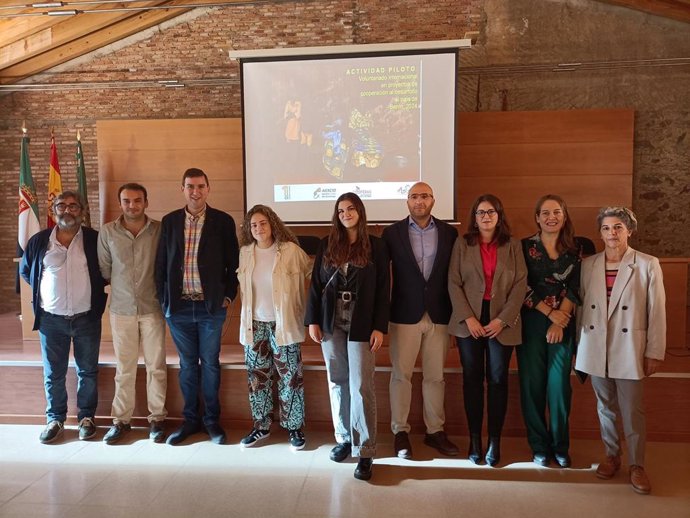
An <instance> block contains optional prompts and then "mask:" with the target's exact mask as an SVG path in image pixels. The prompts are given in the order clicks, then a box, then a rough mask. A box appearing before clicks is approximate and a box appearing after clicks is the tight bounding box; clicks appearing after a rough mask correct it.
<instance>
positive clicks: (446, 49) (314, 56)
mask: <svg viewBox="0 0 690 518" xmlns="http://www.w3.org/2000/svg"><path fill="white" fill-rule="evenodd" d="M451 41H452V42H453V43H457V41H453V40H449V43H450V42H451ZM429 43H436V44H438V43H443V42H429ZM376 46H377V45H364V46H363V47H376ZM385 46H386V45H385V44H384V45H381V47H385ZM348 47H350V48H353V47H356V46H348ZM325 48H329V49H336V48H337V47H324V49H325ZM319 49H320V48H319V47H315V48H314V50H315V52H313V53H298V52H295V54H289V53H288V54H286V53H280V54H273V55H271V54H267V53H265V52H259V51H257V53H256V54H255V55H248V56H245V57H242V55H241V53H238V54H240V55H239V56H238V58H239V61H240V63H239V65H240V109H241V113H242V184H243V192H242V197H243V203H244V207H245V212H246V211H248V210H249V209H250V207H249V206H248V204H247V145H246V138H247V135H246V128H245V125H246V118H245V91H244V87H245V81H244V65H245V64H247V63H267V62H285V61H313V60H337V59H356V58H371V57H389V56H396V57H398V56H416V55H430V54H452V55H453V69H454V70H455V74H454V78H455V81H454V82H453V83H454V84H453V89H452V91H453V103H452V105H453V124H452V128H451V132H452V135H451V142H452V148H453V149H452V157H451V164H452V175H453V178H452V181H451V185H452V192H453V195H452V202H451V207H452V208H451V210H452V217H451V218H437V219H439V220H441V221H447V222H457V210H458V207H457V203H458V199H457V198H458V197H457V187H458V186H457V177H458V174H457V173H458V164H457V124H458V111H457V100H458V66H459V56H458V52H459V47H458V45H447V46H442V45H438V46H431V47H429V48H414V47H412V48H409V49H405V48H397V49H394V50H393V49H391V50H368V51H359V52H357V51H349V52H348V51H342V52H330V53H329V52H324V53H320V52H318V50H319ZM281 50H289V49H281ZM295 50H297V49H295ZM231 55H232V53H231ZM432 187H433V186H432ZM401 201H402V200H401ZM266 205H267V206H269V207H272V208H273V209H274V210H275V206H274V204H273V203H272V200H271V202H270V203H266ZM434 217H436V216H434ZM398 220H399V218H383V219H368V218H367V222H368V223H369V224H382V223H383V224H387V223H393V222H395V221H398ZM285 224H286V225H292V226H311V225H313V226H325V225H330V224H331V220H330V219H328V220H315V219H309V220H293V219H287V220H285Z"/></svg>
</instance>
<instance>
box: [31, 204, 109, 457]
mask: <svg viewBox="0 0 690 518" xmlns="http://www.w3.org/2000/svg"><path fill="white" fill-rule="evenodd" d="M51 209H52V211H53V219H54V220H55V223H56V226H55V227H54V228H52V229H50V228H47V229H45V230H42V231H40V232H39V233H38V234H35V235H34V236H33V237H32V238H31V239H30V240H29V242H28V244H27V246H26V251H25V252H24V256H23V257H22V262H21V265H20V267H19V268H20V269H19V271H20V273H21V275H22V277H23V278H24V280H25V281H26V282H28V283H29V285H30V286H31V294H32V301H31V304H32V306H33V310H34V326H33V329H34V330H37V331H38V335H39V338H40V340H41V357H42V359H43V384H44V387H45V393H46V401H47V408H46V418H47V426H46V428H45V430H43V432H42V433H41V435H40V437H39V440H40V441H41V442H42V443H52V442H54V441H56V440H57V439H58V438H59V437H60V436H61V435H62V433H63V431H64V423H65V420H66V419H67V389H66V385H65V377H66V375H67V367H68V364H69V352H70V345H71V344H72V345H73V354H74V362H75V364H76V367H77V369H76V370H77V379H78V384H77V407H78V414H77V419H78V421H79V439H80V440H88V439H92V438H93V437H95V435H96V424H95V422H94V416H95V414H96V406H97V405H98V353H99V350H100V346H101V317H102V316H103V312H104V311H105V305H106V301H107V295H106V293H105V290H104V288H105V280H104V279H103V277H102V276H101V271H100V269H99V268H98V253H97V243H98V232H96V231H95V230H93V229H90V228H86V227H82V226H81V224H82V221H83V219H84V213H83V211H84V201H83V200H82V199H81V197H80V196H79V194H78V193H76V192H73V191H64V192H62V193H60V194H58V195H57V197H56V198H55V200H54V201H53V204H52V207H51Z"/></svg>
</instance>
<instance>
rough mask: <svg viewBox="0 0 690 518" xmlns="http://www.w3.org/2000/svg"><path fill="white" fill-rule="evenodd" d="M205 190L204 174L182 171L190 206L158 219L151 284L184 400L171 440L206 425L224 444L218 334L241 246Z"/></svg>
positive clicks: (233, 284)
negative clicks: (165, 324)
mask: <svg viewBox="0 0 690 518" xmlns="http://www.w3.org/2000/svg"><path fill="white" fill-rule="evenodd" d="M209 191H210V185H209V181H208V177H207V176H206V173H204V172H203V171H202V170H201V169H196V168H192V169H187V171H185V173H184V175H183V176H182V192H183V193H184V196H185V199H186V200H187V205H186V206H185V207H184V208H182V209H178V210H175V211H173V212H171V213H169V214H167V215H166V216H165V217H163V220H162V221H161V238H160V242H159V245H158V253H157V254H156V272H155V274H156V289H157V291H158V298H159V300H160V301H161V306H162V308H163V313H164V315H165V319H166V321H167V322H168V327H169V328H170V334H171V335H172V337H173V340H174V342H175V346H176V347H177V352H178V354H179V356H180V374H179V379H180V390H181V391H182V396H183V398H184V410H183V417H184V422H183V423H182V426H180V428H179V429H177V430H176V431H174V432H173V433H172V434H170V436H169V437H168V440H167V442H168V444H179V443H181V442H182V441H184V440H185V439H186V438H187V437H189V436H190V435H192V434H194V433H197V432H201V431H204V430H205V431H206V433H208V434H209V436H210V438H211V441H213V442H215V443H217V444H223V443H225V431H224V430H223V428H221V426H220V424H219V419H220V400H219V397H218V391H219V388H220V360H219V355H220V340H221V335H222V332H223V324H224V322H225V316H226V308H227V306H228V304H229V303H230V302H232V300H233V299H234V298H235V295H236V294H237V276H236V274H235V270H236V269H237V266H238V261H239V246H238V243H237V235H236V233H235V222H234V221H233V219H232V217H230V216H229V215H228V214H226V213H225V212H223V211H220V210H217V209H214V208H211V207H209V206H208V205H207V203H206V198H207V197H208V194H209ZM200 399H201V401H202V402H203V405H200Z"/></svg>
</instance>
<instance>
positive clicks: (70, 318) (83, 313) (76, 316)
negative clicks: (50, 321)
mask: <svg viewBox="0 0 690 518" xmlns="http://www.w3.org/2000/svg"><path fill="white" fill-rule="evenodd" d="M46 313H48V312H47V311H46ZM48 314H49V315H50V316H51V317H57V318H64V319H65V320H76V319H78V318H80V317H85V316H86V315H88V314H89V312H88V311H84V312H82V313H76V314H75V315H56V314H55V313H48Z"/></svg>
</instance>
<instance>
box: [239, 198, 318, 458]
mask: <svg viewBox="0 0 690 518" xmlns="http://www.w3.org/2000/svg"><path fill="white" fill-rule="evenodd" d="M240 245H241V246H242V248H241V249H240V263H239V268H238V269H237V277H238V279H239V282H240V290H241V296H242V313H241V321H240V343H241V344H242V345H243V346H244V352H245V362H246V366H247V377H248V384H249V404H250V407H251V411H252V419H253V421H254V427H253V429H252V431H251V432H250V433H249V434H248V435H247V436H246V437H244V438H243V439H242V440H241V442H240V444H241V445H242V446H243V447H251V446H255V445H256V444H257V443H259V442H260V441H262V440H264V439H266V438H267V437H268V436H269V435H270V428H271V424H272V422H273V406H274V402H273V389H272V387H273V378H274V377H275V378H277V382H278V399H279V406H280V425H281V426H282V427H283V428H285V429H287V430H288V434H289V441H290V447H291V448H292V449H293V450H301V449H302V448H304V445H305V442H306V441H305V438H304V433H303V432H302V426H303V425H304V386H303V376H302V370H303V369H302V355H301V351H300V344H301V342H303V341H304V324H303V321H304V307H305V281H306V279H307V277H310V276H311V261H310V259H309V257H308V256H307V254H306V253H305V252H304V251H303V250H302V249H301V248H300V247H299V245H298V244H297V238H296V237H295V235H294V234H293V233H292V231H291V230H289V229H288V228H287V227H286V226H285V224H284V223H283V222H282V221H281V220H280V218H279V217H278V216H277V215H276V213H275V212H274V211H273V210H272V209H271V208H269V207H266V206H264V205H255V206H254V207H252V208H251V210H250V211H249V212H248V213H247V215H246V216H245V218H244V221H243V223H242V228H241V235H240Z"/></svg>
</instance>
